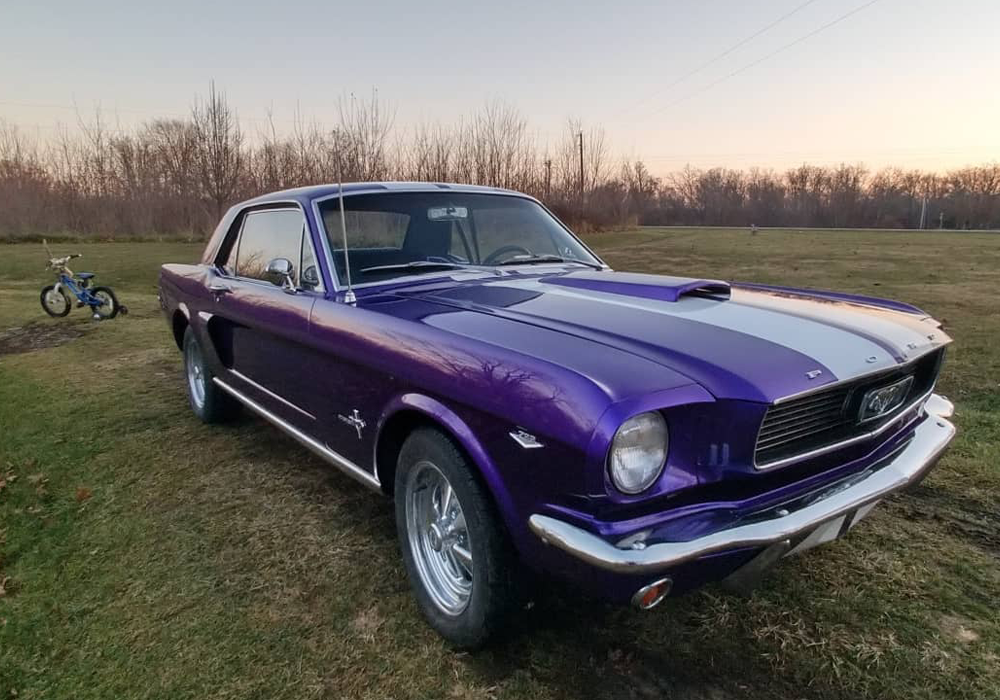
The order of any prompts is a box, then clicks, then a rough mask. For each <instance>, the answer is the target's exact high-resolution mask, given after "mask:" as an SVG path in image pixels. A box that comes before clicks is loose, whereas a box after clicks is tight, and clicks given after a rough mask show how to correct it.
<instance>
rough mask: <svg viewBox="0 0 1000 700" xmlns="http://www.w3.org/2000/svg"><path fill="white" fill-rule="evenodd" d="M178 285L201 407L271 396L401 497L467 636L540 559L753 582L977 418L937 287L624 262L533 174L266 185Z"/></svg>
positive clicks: (454, 637) (429, 573)
mask: <svg viewBox="0 0 1000 700" xmlns="http://www.w3.org/2000/svg"><path fill="white" fill-rule="evenodd" d="M341 193H342V194H341ZM160 298H161V303H162V306H163V310H164V312H165V314H166V317H167V319H168V321H169V323H170V326H171V328H172V330H173V335H174V338H175V340H176V342H177V345H178V347H179V348H180V349H181V350H182V351H183V354H184V366H185V373H186V378H187V391H188V395H189V399H190V403H191V406H192V408H193V409H194V412H195V413H196V414H197V415H198V416H199V417H200V418H201V419H202V420H204V421H206V422H215V421H221V420H224V419H226V418H228V417H230V416H232V415H233V413H234V412H235V411H236V410H237V409H239V408H241V407H246V408H248V409H250V410H251V411H253V412H254V413H257V414H259V415H260V416H262V417H264V418H266V419H267V420H269V421H270V422H271V423H273V424H274V425H276V426H277V427H278V428H279V429H281V430H282V431H284V432H285V433H287V434H288V435H290V436H291V437H293V438H295V439H296V440H298V441H299V442H301V443H302V444H303V445H305V446H306V447H308V448H309V449H311V450H312V451H313V452H315V453H317V454H319V455H320V456H321V457H323V458H324V459H325V460H327V461H328V462H330V463H332V464H333V465H334V466H336V467H338V468H340V469H341V470H343V471H344V472H345V473H347V474H348V475H350V476H352V477H354V478H355V479H357V480H358V481H360V482H361V483H363V484H365V485H366V486H369V487H370V488H372V489H374V490H376V491H381V492H383V493H385V494H388V495H390V496H392V497H394V500H395V512H396V523H397V528H398V534H399V539H400V546H401V550H402V556H403V560H404V563H405V566H406V570H407V572H408V575H409V578H410V580H411V583H412V586H413V590H414V593H415V595H416V598H417V601H418V603H419V606H420V609H421V610H422V612H423V613H424V615H425V616H426V617H427V619H428V621H429V622H430V624H431V625H432V626H433V627H434V628H435V629H436V630H437V631H438V632H439V633H441V634H442V635H443V636H444V637H445V638H446V639H448V640H449V641H450V642H452V643H453V644H455V645H457V646H459V647H474V646H477V645H480V644H482V643H483V642H485V641H486V640H487V639H488V638H489V636H490V635H491V634H492V633H493V632H495V631H496V630H497V629H498V628H499V627H501V626H502V625H503V622H504V619H505V615H506V614H507V613H508V612H510V611H511V610H512V609H513V607H514V606H515V605H517V604H518V601H519V600H520V599H521V596H523V594H524V586H523V581H524V577H522V576H521V574H522V573H523V572H529V571H530V572H534V573H537V574H545V575H550V576H555V577H560V578H562V579H564V580H568V581H570V582H572V583H574V584H575V585H576V586H577V587H578V588H579V589H581V590H584V591H587V592H589V593H592V594H598V595H600V596H602V597H605V598H608V599H611V600H615V601H621V602H626V601H630V602H631V603H632V604H633V605H635V606H637V607H639V608H651V607H653V606H654V605H656V604H657V603H658V602H659V601H660V600H662V598H663V597H664V596H666V595H668V594H676V593H681V592H683V591H685V590H689V589H691V588H693V587H695V586H698V585H701V584H703V583H706V582H709V581H716V580H723V579H724V580H725V581H726V583H727V584H729V585H731V586H736V587H740V588H746V587H749V586H751V585H753V583H754V581H755V580H756V579H757V578H758V576H759V575H760V573H761V572H762V571H763V570H765V569H766V568H767V567H769V566H770V565H772V564H774V563H775V562H776V561H777V560H778V559H780V558H781V557H783V556H785V555H788V554H791V553H795V552H799V551H802V550H804V549H807V548H809V547H812V546H815V545H817V544H820V543H822V542H826V541H829V540H832V539H834V538H836V537H838V536H841V535H843V534H845V533H846V532H847V531H848V530H849V529H850V528H851V527H852V526H853V525H855V524H856V523H857V522H858V521H859V520H861V518H863V517H864V516H865V515H866V514H867V512H868V511H869V510H870V509H871V507H872V506H874V505H875V503H876V502H878V500H879V499H881V498H882V497H883V496H885V495H887V494H889V493H892V492H894V491H896V490H898V489H901V488H904V487H906V486H908V485H910V484H913V483H915V482H916V481H918V480H919V479H921V478H922V477H923V476H924V474H925V473H926V472H927V471H928V470H929V469H930V468H931V467H932V466H933V465H934V463H935V462H936V461H937V459H938V457H940V455H941V454H942V452H943V451H944V449H945V448H946V446H947V445H948V443H949V441H950V440H951V439H952V437H953V436H954V433H955V429H954V427H953V426H952V424H951V423H950V422H948V420H947V419H948V418H949V417H950V416H951V413H952V405H951V403H949V402H948V401H947V400H946V399H945V398H943V397H941V396H938V395H937V394H935V393H934V384H935V380H936V378H937V375H938V371H939V369H940V366H941V361H942V358H943V355H944V347H945V346H946V345H947V344H948V343H949V342H950V339H949V338H948V336H947V335H946V334H945V333H944V332H942V330H941V329H940V327H939V324H938V323H937V322H935V321H934V320H933V319H932V318H930V317H929V316H927V314H925V313H923V312H922V311H920V309H917V308H915V307H913V306H909V305H907V304H901V303H897V302H891V301H884V300H880V299H872V298H867V297H860V296H853V295H848V294H838V293H829V292H816V291H807V290H798V289H788V288H781V287H765V286H758V285H735V284H732V285H731V284H728V283H726V282H720V281H717V280H707V279H688V278H680V277H661V276H655V275H641V274H631V273H623V272H613V271H611V270H610V269H609V268H608V267H607V266H606V265H605V264H604V263H603V262H601V260H600V259H599V258H598V257H597V256H596V255H594V254H593V253H592V252H591V251H590V250H588V249H587V247H586V246H585V245H584V244H583V243H581V242H580V241H579V240H578V239H577V238H576V237H575V236H574V235H573V234H572V233H571V232H570V231H569V230H567V229H566V228H565V227H564V226H563V225H562V224H561V223H560V222H559V221H557V220H556V219H555V218H554V217H553V216H552V215H551V214H550V213H549V212H548V211H547V210H546V209H545V208H544V207H543V206H542V205H541V204H539V203H538V202H537V201H535V200H534V199H532V198H530V197H527V196H524V195H521V194H518V193H515V192H509V191H505V190H496V189H490V188H483V187H470V186H460V185H443V184H417V183H386V184H376V183H372V184H351V185H345V186H343V188H342V189H341V188H339V187H338V186H321V187H309V188H303V189H296V190H288V191H285V192H278V193H275V194H270V195H266V196H263V197H259V198H257V199H253V200H250V201H248V202H244V203H242V204H239V205H237V206H235V207H233V208H232V209H231V210H230V211H229V213H228V214H226V216H225V218H224V219H223V220H222V222H221V223H220V224H219V226H218V228H217V230H216V232H215V234H214V235H213V236H212V239H211V241H210V242H209V244H208V247H207V249H206V251H205V254H204V257H203V259H202V261H201V263H200V264H198V265H176V264H170V265H164V266H163V270H162V272H161V277H160Z"/></svg>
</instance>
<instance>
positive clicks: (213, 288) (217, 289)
mask: <svg viewBox="0 0 1000 700" xmlns="http://www.w3.org/2000/svg"><path fill="white" fill-rule="evenodd" d="M208 291H210V292H211V293H212V294H215V295H216V296H218V295H219V294H229V293H231V292H232V291H233V288H232V287H229V286H227V285H225V284H218V283H216V284H211V285H209V286H208Z"/></svg>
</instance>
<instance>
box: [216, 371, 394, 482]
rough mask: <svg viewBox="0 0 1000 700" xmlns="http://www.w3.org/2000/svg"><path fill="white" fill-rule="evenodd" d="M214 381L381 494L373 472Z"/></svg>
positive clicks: (263, 416) (245, 404)
mask: <svg viewBox="0 0 1000 700" xmlns="http://www.w3.org/2000/svg"><path fill="white" fill-rule="evenodd" d="M213 381H214V382H215V383H216V384H217V385H218V386H219V387H220V388H221V389H222V390H223V391H225V392H226V393H227V394H229V395H230V396H232V397H233V398H234V399H236V400H237V401H239V402H240V403H242V404H243V405H244V406H246V407H247V408H249V409H250V410H251V411H253V412H254V413H256V414H257V415H259V416H260V417H261V418H264V419H265V420H267V421H269V422H271V423H273V424H274V425H275V426H276V427H277V428H279V429H280V430H282V431H283V432H285V433H287V434H288V435H289V436H290V437H292V438H295V440H297V441H298V442H300V443H302V444H303V445H304V446H305V447H307V448H309V449H310V450H312V451H313V452H315V453H316V454H317V455H319V456H320V457H322V458H323V459H325V460H326V461H327V462H329V463H330V464H332V465H333V466H335V467H337V468H338V469H339V470H341V471H342V472H344V473H345V474H347V475H348V476H350V477H351V478H353V479H355V480H357V481H360V482H361V483H362V484H364V485H365V486H367V487H368V488H370V489H372V490H374V491H379V492H381V490H382V485H381V484H380V483H379V480H378V477H377V476H376V475H374V474H372V473H371V472H367V471H365V470H364V469H362V468H361V467H359V466H358V465H357V464H355V463H354V462H352V461H351V460H349V459H347V458H346V457H344V456H343V455H340V454H338V453H336V452H334V451H333V450H331V449H330V448H329V447H327V446H326V445H324V444H323V443H321V442H319V441H317V440H316V439H314V438H312V437H310V436H309V435H306V434H305V433H303V432H302V431H301V430H299V429H298V428H296V427H295V426H293V425H292V424H291V423H288V422H287V421H285V420H283V419H281V418H279V417H278V416H276V415H274V414H273V413H271V412H270V411H268V410H267V409H266V408H264V407H263V406H261V405H260V404H259V403H257V402H256V401H254V400H253V399H251V398H249V397H248V396H246V395H245V394H243V393H241V392H239V391H237V390H236V389H234V388H233V387H231V386H229V385H228V384H226V383H225V382H224V381H222V380H221V379H219V378H218V377H213Z"/></svg>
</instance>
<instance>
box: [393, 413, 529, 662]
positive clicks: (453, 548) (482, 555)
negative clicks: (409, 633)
mask: <svg viewBox="0 0 1000 700" xmlns="http://www.w3.org/2000/svg"><path fill="white" fill-rule="evenodd" d="M473 468H474V467H473V466H472V465H470V464H469V463H468V461H467V459H466V458H465V456H464V455H463V454H462V452H461V451H460V450H459V449H458V448H457V447H456V446H455V444H454V443H453V442H452V441H451V440H450V439H449V438H448V437H447V436H446V435H444V434H443V433H441V432H440V431H438V430H435V429H433V428H420V429H418V430H416V431H414V432H413V433H412V434H411V435H410V436H409V437H408V438H407V439H406V442H404V443H403V447H402V449H401V450H400V455H399V462H398V466H397V470H396V483H395V501H396V529H397V532H398V535H399V541H400V548H401V550H402V554H403V563H404V564H405V566H406V572H407V574H408V576H409V579H410V585H411V586H412V588H413V592H414V594H415V595H416V598H417V604H418V606H419V607H420V611H421V612H422V613H423V615H424V617H425V618H427V621H428V622H429V623H430V625H431V627H433V628H434V629H435V630H436V631H437V632H438V634H440V635H441V636H442V637H444V638H445V639H446V640H447V641H448V642H450V643H451V644H453V645H454V646H456V647H458V648H461V649H474V648H477V647H480V646H482V645H483V644H485V643H486V642H487V641H489V639H490V638H491V637H493V636H494V635H495V634H496V633H498V632H499V631H500V630H501V628H502V627H503V625H504V623H505V622H506V621H507V620H508V618H509V614H510V613H511V612H512V611H513V610H514V609H515V608H516V606H517V603H518V601H519V599H520V598H519V587H518V575H517V573H518V562H517V561H516V557H515V556H514V553H513V550H512V548H511V546H510V542H509V541H508V539H507V535H506V533H505V532H504V530H503V527H502V525H501V523H500V520H499V517H498V515H497V514H496V512H495V509H494V506H493V502H492V501H491V499H490V498H489V494H488V492H487V491H486V489H485V488H484V487H483V486H482V485H481V484H480V483H479V480H478V479H477V478H476V476H475V474H474V472H473Z"/></svg>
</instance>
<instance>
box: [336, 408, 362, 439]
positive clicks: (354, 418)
mask: <svg viewBox="0 0 1000 700" xmlns="http://www.w3.org/2000/svg"><path fill="white" fill-rule="evenodd" d="M337 418H339V419H340V422H341V423H346V424H347V425H349V426H351V427H352V428H354V429H355V430H357V431H358V440H360V439H361V430H362V428H364V427H365V426H366V425H368V424H367V423H365V421H364V419H363V418H362V417H361V414H360V413H358V409H356V408H355V409H354V412H353V413H351V415H349V416H345V415H344V414H342V413H338V414H337Z"/></svg>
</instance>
